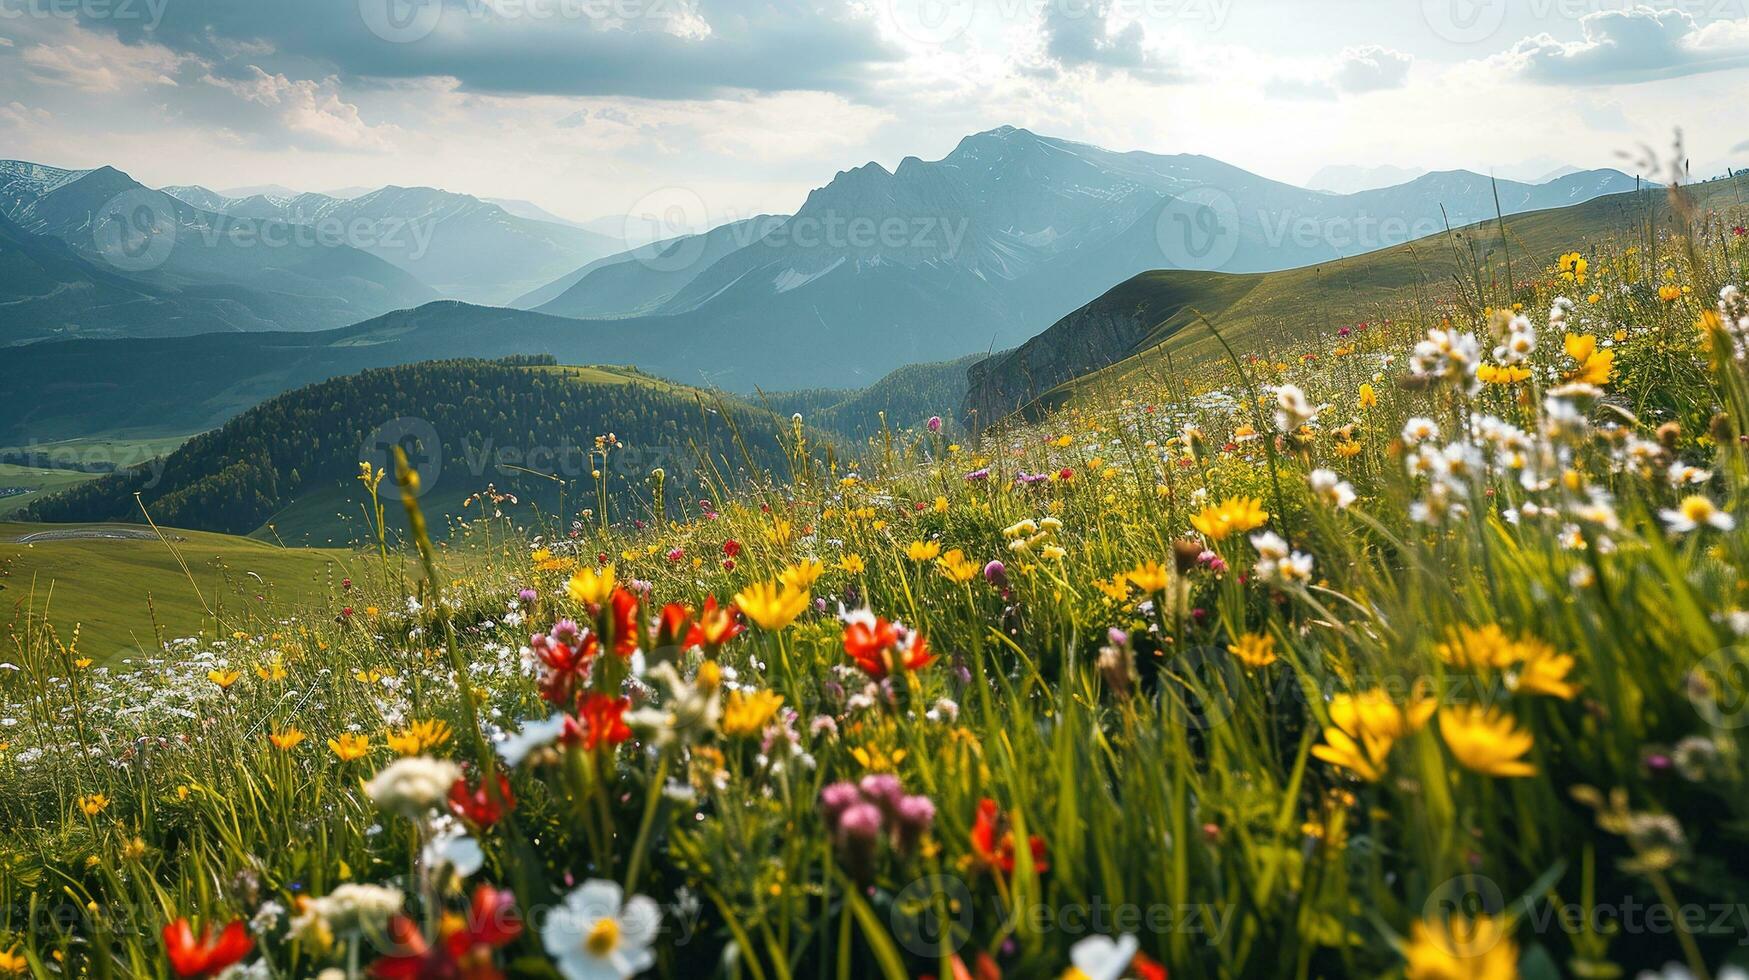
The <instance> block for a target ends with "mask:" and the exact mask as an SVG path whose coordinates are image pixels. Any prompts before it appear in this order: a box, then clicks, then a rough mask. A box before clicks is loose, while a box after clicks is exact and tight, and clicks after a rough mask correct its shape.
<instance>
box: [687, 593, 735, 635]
mask: <svg viewBox="0 0 1749 980" xmlns="http://www.w3.org/2000/svg"><path fill="white" fill-rule="evenodd" d="M746 630H747V624H746V623H743V622H741V611H740V610H738V609H736V608H735V607H734V605H733V604H730V605H727V606H718V605H717V597H716V596H714V595H712V596H705V599H704V608H703V609H700V610H699V611H698V623H697V624H696V625H694V626H693V628H692V632H693V634H694V635H695V636H697V637H698V639H697V641H696V642H698V643H699V644H701V645H703V646H707V647H720V646H722V645H723V644H725V643H727V642H729V641H730V640H732V639H734V638H735V637H737V636H740V635H741V634H742V633H744V632H746Z"/></svg>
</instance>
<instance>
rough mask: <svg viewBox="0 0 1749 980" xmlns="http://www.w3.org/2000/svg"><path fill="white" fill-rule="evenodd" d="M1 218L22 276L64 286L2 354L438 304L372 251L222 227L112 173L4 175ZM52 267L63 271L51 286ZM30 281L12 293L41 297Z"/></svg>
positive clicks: (15, 325) (298, 325) (307, 323)
mask: <svg viewBox="0 0 1749 980" xmlns="http://www.w3.org/2000/svg"><path fill="white" fill-rule="evenodd" d="M0 215H3V216H4V217H5V218H7V219H8V221H9V223H10V231H11V234H10V236H9V239H10V240H9V242H8V244H7V245H6V252H7V253H8V255H9V257H11V260H12V261H14V262H17V263H22V264H20V265H18V266H16V267H17V268H24V267H26V266H30V267H34V269H35V270H36V271H35V273H33V274H34V275H35V276H36V279H35V282H36V283H37V284H38V285H40V284H41V283H42V282H44V281H46V280H44V279H43V278H42V276H43V275H51V276H54V277H61V278H57V279H56V281H57V282H58V283H59V284H60V285H61V287H62V288H61V289H60V290H58V291H57V292H56V294H55V296H54V297H53V298H52V302H47V303H44V302H40V301H39V302H35V303H33V304H32V305H31V306H30V308H29V309H28V310H26V309H22V308H20V309H14V310H12V311H9V315H8V316H6V317H4V318H0V343H15V342H18V341H20V340H31V339H41V338H43V337H51V336H61V335H65V334H68V333H74V334H77V335H81V336H162V335H165V334H181V333H198V332H203V331H210V330H260V329H281V330H314V329H321V328H324V327H332V326H337V325H339V324H343V323H348V322H354V321H356V320H358V319H359V318H360V317H369V316H375V315H377V314H379V313H382V312H384V311H386V310H391V309H397V308H401V307H406V306H410V305H415V304H418V303H422V302H426V301H428V300H429V299H430V298H431V296H432V293H431V292H430V290H428V289H426V288H425V287H424V286H422V285H421V284H420V283H419V282H418V281H417V280H415V279H414V278H413V277H412V276H410V275H408V274H407V273H406V272H403V271H401V270H400V269H397V268H395V267H394V266H393V265H390V264H389V263H387V262H384V261H383V260H381V259H378V258H376V257H374V256H371V255H369V254H367V253H365V252H363V251H360V250H358V249H354V248H350V247H348V246H346V245H344V244H341V243H334V242H326V241H321V240H317V239H313V238H310V237H308V236H302V235H300V234H299V233H298V230H297V229H295V228H292V227H291V226H288V225H286V224H285V223H283V222H277V221H252V220H242V219H236V218H230V217H227V216H224V215H219V214H215V213H213V212H210V211H207V210H204V209H202V208H199V207H197V206H195V205H191V204H188V203H186V202H184V201H181V200H178V199H176V198H174V197H172V196H170V195H168V194H164V193H162V192H159V191H154V190H150V189H148V188H145V187H143V186H141V185H140V184H138V183H137V182H135V181H134V180H132V179H131V178H129V177H128V176H127V175H126V174H124V173H122V172H121V171H119V170H115V169H114V168H111V167H100V168H98V169H96V170H63V169H60V168H56V167H46V166H42V165H39V164H32V163H22V162H17V161H0ZM32 239H50V240H53V242H55V243H56V245H58V246H61V247H63V248H64V249H65V251H64V252H63V251H61V250H60V249H58V248H48V249H46V250H45V245H44V243H43V242H41V241H33V240H32ZM27 254H28V255H29V256H31V257H30V258H25V257H24V256H26V255H27ZM68 259H77V260H78V261H77V262H69V261H67V260H68ZM45 262H47V263H48V264H47V265H45V264H43V263H45ZM51 267H52V268H53V269H55V270H58V271H55V272H53V273H48V272H47V271H46V270H48V269H49V268H51ZM29 281H30V280H29V278H28V277H24V276H21V277H20V278H19V279H18V280H14V279H13V278H12V277H11V276H10V275H8V276H4V277H0V291H3V292H7V293H11V294H13V295H21V294H28V293H30V291H31V290H32V289H33V288H35V287H33V286H31V285H28V284H27V283H28V282H29ZM37 299H38V300H42V299H43V297H40V296H39V297H37ZM142 303H144V304H145V305H144V306H142V305H140V304H142Z"/></svg>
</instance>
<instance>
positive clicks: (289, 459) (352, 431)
mask: <svg viewBox="0 0 1749 980" xmlns="http://www.w3.org/2000/svg"><path fill="white" fill-rule="evenodd" d="M788 429H789V423H788V420H787V419H781V420H780V419H779V418H778V417H777V416H776V415H774V414H773V413H771V412H769V411H764V410H759V409H754V408H751V407H750V406H746V405H744V404H741V403H738V402H732V401H726V400H721V399H718V398H716V397H714V396H711V395H709V394H707V393H704V392H700V391H697V390H695V389H690V388H686V387H683V386H679V385H674V384H672V383H669V382H666V381H662V380H660V379H656V378H652V377H649V376H647V375H643V374H639V373H637V372H635V371H632V370H629V369H621V368H600V367H560V366H557V365H553V364H551V363H550V359H546V362H545V363H541V362H540V359H526V358H524V359H514V360H512V361H509V362H507V361H473V360H467V361H431V362H422V363H418V364H411V365H404V366H400V367H392V368H378V369H374V370H369V371H364V372H362V373H359V374H355V375H348V376H346V377H341V378H335V379H331V380H328V381H324V382H321V383H319V384H315V385H310V386H308V387H305V388H301V389H298V390H296V391H292V392H288V393H286V394H284V395H281V396H279V397H276V398H273V399H270V400H268V401H266V402H264V403H263V404H261V405H259V406H257V407H255V408H253V409H250V410H249V411H247V412H244V413H243V414H242V415H239V416H238V417H236V418H234V419H232V420H231V421H229V422H227V423H226V424H225V425H223V426H221V427H220V428H218V429H215V430H213V431H211V432H207V433H204V434H202V435H200V436H196V437H195V438H194V439H191V440H189V442H188V443H187V444H185V445H183V446H182V447H181V448H179V449H177V450H176V451H175V452H173V453H170V454H169V455H168V456H166V457H163V458H162V459H156V460H152V461H149V462H147V463H145V464H142V465H139V466H135V467H131V468H129V469H126V470H122V471H120V472H117V473H113V474H109V475H106V476H103V477H100V478H98V479H94V480H91V481H88V482H86V483H83V484H81V485H80V486H77V487H75V488H71V489H69V490H68V491H66V492H64V493H61V494H59V495H56V496H53V497H50V498H47V499H42V500H38V501H36V502H34V503H32V504H31V505H30V506H29V507H27V508H26V509H25V511H24V515H25V516H26V517H27V518H28V519H31V520H39V521H46V522H83V521H138V520H141V519H142V518H141V513H140V506H141V504H144V505H145V507H146V508H147V509H148V510H149V511H150V512H151V514H152V516H153V519H154V520H157V521H159V522H161V523H165V524H170V525H176V526H184V527H199V528H202V529H206V530H213V531H222V532H226V533H232V534H250V533H254V534H256V536H257V537H261V538H264V539H266V540H270V541H273V542H275V543H285V544H298V545H328V544H344V543H356V542H363V541H374V540H375V538H376V534H377V521H378V519H377V517H376V512H375V510H374V509H373V508H372V507H370V506H369V504H368V500H367V498H368V491H367V489H366V487H364V486H363V485H361V484H360V482H359V479H358V477H359V467H360V464H361V462H367V461H368V462H369V463H370V464H371V466H372V468H373V470H376V471H380V470H384V469H386V468H388V467H389V465H390V459H389V453H390V447H391V446H393V445H400V446H401V447H402V448H403V449H405V450H406V451H407V452H408V453H409V455H410V456H411V457H412V458H413V459H414V461H415V463H416V464H417V465H419V466H420V469H421V474H422V477H423V479H424V503H425V506H426V509H427V511H428V513H430V514H431V516H432V521H433V525H434V530H436V531H439V532H441V531H442V530H443V529H444V527H445V526H446V524H447V523H448V521H447V519H449V518H457V519H467V518H471V517H476V516H480V515H482V514H487V513H491V514H507V515H509V516H512V517H513V518H532V517H534V516H535V514H536V513H539V514H541V515H545V516H547V517H552V516H560V517H562V518H564V519H566V520H582V519H585V518H588V519H589V520H591V521H593V522H599V521H601V520H603V519H606V515H611V518H612V519H615V520H617V519H622V518H626V517H644V518H648V517H650V516H651V515H652V514H653V511H654V508H655V506H656V503H655V498H654V494H655V492H656V486H655V482H656V481H655V479H654V478H653V474H654V473H655V471H657V470H661V471H662V473H663V477H662V482H663V487H662V489H663V490H664V491H665V496H664V499H663V501H662V504H663V505H664V506H666V507H670V508H680V507H684V506H691V505H694V504H696V501H697V500H698V499H700V498H701V497H714V496H715V495H716V492H717V490H719V489H720V488H721V487H723V486H724V485H733V484H739V483H741V482H745V481H746V480H748V479H763V478H764V477H765V476H766V475H767V474H769V473H772V472H776V473H780V474H781V473H782V472H783V469H784V462H785V453H786V450H785V449H784V447H783V442H782V439H781V436H782V435H785V434H787V433H788ZM394 510H395V509H394V508H388V509H387V513H386V514H385V519H386V527H387V531H388V532H389V533H390V534H394V533H395V532H396V531H397V530H398V529H399V528H398V525H397V524H396V520H395V518H394V517H393V516H390V515H392V514H393V513H394ZM585 511H588V512H589V513H588V514H586V513H585Z"/></svg>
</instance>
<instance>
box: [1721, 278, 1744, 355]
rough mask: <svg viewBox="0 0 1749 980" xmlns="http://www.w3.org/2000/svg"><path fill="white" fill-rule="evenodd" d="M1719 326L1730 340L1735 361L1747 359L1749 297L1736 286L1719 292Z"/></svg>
mask: <svg viewBox="0 0 1749 980" xmlns="http://www.w3.org/2000/svg"><path fill="white" fill-rule="evenodd" d="M1718 309H1719V325H1720V327H1722V328H1723V329H1724V331H1725V334H1726V335H1727V336H1729V337H1730V338H1731V349H1732V353H1733V354H1735V355H1736V358H1737V360H1739V361H1741V360H1746V359H1749V296H1745V295H1744V294H1743V290H1741V289H1739V288H1737V287H1736V286H1734V285H1733V286H1726V287H1725V288H1723V289H1721V290H1719V307H1718Z"/></svg>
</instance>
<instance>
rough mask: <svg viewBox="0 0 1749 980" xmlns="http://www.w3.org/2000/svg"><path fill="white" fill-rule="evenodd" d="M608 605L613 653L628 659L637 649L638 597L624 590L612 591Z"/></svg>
mask: <svg viewBox="0 0 1749 980" xmlns="http://www.w3.org/2000/svg"><path fill="white" fill-rule="evenodd" d="M609 604H610V605H612V606H613V622H612V623H611V624H610V625H611V627H612V629H613V652H614V653H617V654H619V655H620V656H622V657H629V656H631V655H632V651H633V650H636V649H637V648H638V597H637V596H635V595H632V594H631V593H630V592H628V591H626V590H625V589H614V590H613V598H612V599H610V600H609Z"/></svg>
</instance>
